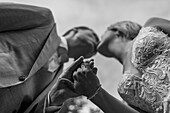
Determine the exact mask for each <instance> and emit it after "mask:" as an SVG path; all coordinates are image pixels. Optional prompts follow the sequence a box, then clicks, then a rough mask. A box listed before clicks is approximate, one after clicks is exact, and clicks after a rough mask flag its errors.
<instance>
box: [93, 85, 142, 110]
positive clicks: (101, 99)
mask: <svg viewBox="0 0 170 113" xmlns="http://www.w3.org/2000/svg"><path fill="white" fill-rule="evenodd" d="M91 101H92V102H93V103H94V104H96V105H97V106H98V107H99V108H100V109H101V110H103V111H104V113H139V112H138V111H136V110H134V109H133V108H131V107H129V106H127V105H125V104H123V103H122V102H121V101H119V100H118V99H116V98H115V97H113V96H111V95H110V94H109V93H108V92H106V91H105V90H104V89H103V88H101V89H100V91H99V92H98V94H97V95H96V96H95V97H94V98H92V99H91Z"/></svg>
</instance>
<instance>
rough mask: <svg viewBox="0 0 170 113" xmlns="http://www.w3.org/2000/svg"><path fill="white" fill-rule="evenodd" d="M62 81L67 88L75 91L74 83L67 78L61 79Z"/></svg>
mask: <svg viewBox="0 0 170 113" xmlns="http://www.w3.org/2000/svg"><path fill="white" fill-rule="evenodd" d="M60 81H61V82H62V83H63V84H64V85H65V86H67V87H69V88H70V89H71V90H72V91H74V83H73V82H72V81H70V80H69V79H66V78H60Z"/></svg>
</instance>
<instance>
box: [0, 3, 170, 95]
mask: <svg viewBox="0 0 170 113" xmlns="http://www.w3.org/2000/svg"><path fill="white" fill-rule="evenodd" d="M0 2H16V3H26V4H32V5H38V6H43V7H48V8H50V9H51V10H52V12H53V14H54V17H55V21H56V23H57V27H58V33H59V35H62V34H63V33H64V32H65V31H67V30H68V29H69V28H72V27H74V26H79V25H85V26H88V27H91V28H92V29H94V30H95V31H96V33H97V34H98V35H99V36H101V35H102V34H103V32H104V31H105V29H106V28H107V26H108V25H110V24H112V23H115V22H117V21H121V20H131V21H135V22H137V23H139V24H141V25H143V24H144V22H145V21H146V20H147V19H148V18H150V17H154V16H156V17H162V18H166V19H170V6H169V5H170V0H0ZM94 58H95V65H96V66H98V68H99V72H98V76H99V78H100V80H101V82H102V86H103V87H104V88H105V89H106V90H107V91H109V92H110V93H111V94H112V95H114V96H116V97H117V98H120V97H119V95H118V94H117V89H116V88H117V84H118V81H119V80H120V79H121V73H122V66H121V65H120V64H119V62H117V61H116V60H114V59H108V58H105V57H103V56H101V55H99V54H97V55H96V56H95V57H94Z"/></svg>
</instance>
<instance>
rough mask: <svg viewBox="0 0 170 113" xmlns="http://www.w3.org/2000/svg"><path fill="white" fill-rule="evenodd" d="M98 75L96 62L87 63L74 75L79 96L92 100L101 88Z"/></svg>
mask: <svg viewBox="0 0 170 113" xmlns="http://www.w3.org/2000/svg"><path fill="white" fill-rule="evenodd" d="M96 74H97V68H96V67H94V61H93V60H90V61H86V62H84V63H82V65H81V67H80V68H78V69H77V71H75V72H74V73H73V79H74V89H75V91H76V92H77V93H78V94H79V95H84V96H87V97H88V98H90V97H91V96H93V95H94V94H95V92H96V90H97V89H98V88H99V87H100V81H99V79H98V77H97V76H96Z"/></svg>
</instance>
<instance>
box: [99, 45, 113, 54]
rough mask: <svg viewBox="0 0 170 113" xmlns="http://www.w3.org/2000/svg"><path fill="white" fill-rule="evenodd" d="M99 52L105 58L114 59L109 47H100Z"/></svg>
mask: <svg viewBox="0 0 170 113" xmlns="http://www.w3.org/2000/svg"><path fill="white" fill-rule="evenodd" d="M97 51H98V52H99V53H100V54H102V55H103V56H105V57H113V56H112V54H111V53H110V51H109V50H108V47H107V46H104V45H99V46H98V47H97Z"/></svg>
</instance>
